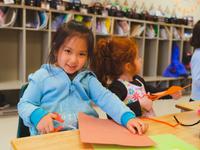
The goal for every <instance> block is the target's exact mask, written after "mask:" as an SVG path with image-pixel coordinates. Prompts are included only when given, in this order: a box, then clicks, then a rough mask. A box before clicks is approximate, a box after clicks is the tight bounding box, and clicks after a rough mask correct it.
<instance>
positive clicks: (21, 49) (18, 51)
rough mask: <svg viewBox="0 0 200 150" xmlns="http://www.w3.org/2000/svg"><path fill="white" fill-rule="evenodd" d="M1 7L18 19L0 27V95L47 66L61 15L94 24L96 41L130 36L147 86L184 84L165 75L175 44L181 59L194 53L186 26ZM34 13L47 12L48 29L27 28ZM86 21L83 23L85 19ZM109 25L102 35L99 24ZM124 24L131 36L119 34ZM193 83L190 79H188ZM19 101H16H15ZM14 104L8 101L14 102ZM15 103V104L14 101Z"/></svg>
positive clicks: (34, 8) (17, 88)
mask: <svg viewBox="0 0 200 150" xmlns="http://www.w3.org/2000/svg"><path fill="white" fill-rule="evenodd" d="M0 7H9V8H12V9H17V10H18V15H17V19H16V22H15V24H14V26H12V27H4V28H1V27H0V35H1V36H0V53H1V55H0V70H1V71H0V72H1V73H0V92H2V93H3V92H4V91H6V92H7V91H11V92H12V91H13V90H14V91H16V90H18V91H19V89H20V88H21V86H22V85H23V84H25V83H26V82H27V78H28V75H29V74H30V73H32V72H34V71H36V70H37V69H38V68H39V67H40V66H41V64H43V63H45V62H46V60H47V56H48V53H49V49H50V46H51V39H52V36H53V34H54V33H55V29H53V27H52V24H53V21H54V18H55V17H56V16H57V15H59V14H63V15H68V16H71V17H72V18H75V16H77V15H79V16H82V17H83V18H87V20H88V18H89V19H90V21H91V28H92V30H93V33H94V35H95V40H96V41H97V40H98V39H99V38H102V37H103V38H106V37H110V36H113V35H114V36H127V37H129V38H132V39H134V40H135V41H136V43H137V44H138V48H139V55H140V56H141V58H142V60H143V66H142V71H141V75H142V76H144V77H145V79H146V81H147V82H151V83H157V82H167V83H168V85H170V84H172V83H174V81H180V82H182V80H184V81H185V79H182V78H166V77H162V72H163V71H164V69H165V68H166V67H167V66H168V65H169V64H170V57H171V48H172V43H173V42H176V43H177V44H178V45H179V47H180V53H181V56H180V59H181V60H182V54H183V52H184V51H185V50H188V49H192V47H191V46H190V44H189V40H188V37H185V36H184V35H185V33H191V32H192V27H190V26H184V25H175V24H166V23H162V22H150V21H142V20H135V19H128V18H119V17H110V16H108V17H103V16H100V15H92V14H87V15H86V14H80V13H77V12H72V11H58V10H55V9H48V10H47V9H43V8H39V7H30V6H26V5H24V4H21V5H5V4H2V3H0ZM30 12H32V13H34V12H45V13H46V14H47V16H48V24H47V26H46V28H45V29H36V28H30V27H28V25H27V24H28V20H29V19H30V17H31V16H29V15H28V14H29V13H30ZM83 20H84V19H83ZM105 21H107V23H108V24H110V26H109V27H108V28H107V30H104V31H103V32H101V31H99V28H98V27H99V26H98V25H99V24H101V23H102V22H105ZM119 21H125V22H126V23H127V25H128V28H129V30H128V32H126V33H125V34H118V33H117V32H116V24H117V23H118V22H119ZM138 26H140V27H143V29H144V30H143V31H141V32H140V34H139V35H137V34H134V31H135V30H136V28H138ZM148 28H156V33H155V35H154V36H153V37H149V36H148V31H147V30H148ZM174 28H176V29H177V31H178V32H179V33H180V38H179V39H177V38H175V36H174V35H173V30H174ZM163 29H166V31H167V38H166V37H165V38H163V37H162V36H161V34H160V33H161V32H162V30H163ZM187 83H191V78H188V79H187ZM15 99H16V97H15ZM11 101H13V100H8V102H11ZM14 101H16V100H14Z"/></svg>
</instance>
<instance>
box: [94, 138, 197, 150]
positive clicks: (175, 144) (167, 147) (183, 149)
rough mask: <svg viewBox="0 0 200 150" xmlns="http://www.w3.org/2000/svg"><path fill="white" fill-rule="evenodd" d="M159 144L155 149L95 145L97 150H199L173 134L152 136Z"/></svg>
mask: <svg viewBox="0 0 200 150" xmlns="http://www.w3.org/2000/svg"><path fill="white" fill-rule="evenodd" d="M150 138H151V139H152V140H153V141H154V142H155V143H157V144H156V146H154V147H125V146H118V145H97V144H93V147H94V149H95V150H121V149H123V150H124V149H125V150H197V149H196V148H195V147H194V146H193V145H191V144H188V143H186V142H185V141H183V140H181V139H179V138H177V137H176V136H175V135H172V134H162V135H154V136H150Z"/></svg>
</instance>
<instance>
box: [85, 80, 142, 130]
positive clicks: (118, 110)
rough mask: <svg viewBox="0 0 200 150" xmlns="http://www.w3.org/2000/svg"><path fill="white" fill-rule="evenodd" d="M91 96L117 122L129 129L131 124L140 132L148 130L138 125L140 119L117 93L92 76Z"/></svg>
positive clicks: (90, 82)
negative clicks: (136, 118)
mask: <svg viewBox="0 0 200 150" xmlns="http://www.w3.org/2000/svg"><path fill="white" fill-rule="evenodd" d="M89 96H90V97H91V99H92V100H93V102H94V103H95V104H96V105H97V106H99V107H100V108H101V109H102V110H103V111H105V112H106V113H107V114H108V115H109V116H111V117H112V118H113V119H114V120H115V121H116V122H117V123H119V124H121V125H123V126H126V127H127V128H128V127H129V128H128V129H129V130H130V126H131V127H132V128H134V127H136V128H138V129H137V130H138V133H144V132H143V131H146V130H143V126H138V124H139V123H138V120H135V117H136V116H135V114H134V113H133V112H132V111H131V110H130V109H129V108H128V107H127V106H126V105H125V104H124V103H123V102H122V101H121V100H120V99H119V98H118V97H117V96H116V95H115V94H113V93H111V92H110V91H109V90H107V89H106V88H104V87H103V86H102V84H101V83H100V82H99V81H98V80H97V79H96V78H95V77H91V78H90V80H89ZM130 120H132V121H130ZM129 121H130V123H129ZM141 122H142V121H141ZM145 129H146V128H145Z"/></svg>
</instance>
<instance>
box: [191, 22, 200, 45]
mask: <svg viewBox="0 0 200 150" xmlns="http://www.w3.org/2000/svg"><path fill="white" fill-rule="evenodd" d="M190 44H191V45H192V46H193V47H194V48H195V49H196V48H200V20H199V21H198V22H197V23H196V24H195V25H194V28H193V31H192V37H191V39H190Z"/></svg>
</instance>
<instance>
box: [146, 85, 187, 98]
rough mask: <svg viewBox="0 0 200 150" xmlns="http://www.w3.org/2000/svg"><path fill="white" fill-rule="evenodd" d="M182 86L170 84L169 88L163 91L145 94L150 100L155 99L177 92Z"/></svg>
mask: <svg viewBox="0 0 200 150" xmlns="http://www.w3.org/2000/svg"><path fill="white" fill-rule="evenodd" d="M183 89H184V88H183V87H181V86H171V87H170V88H169V89H167V90H165V91H163V92H158V93H154V94H151V95H147V96H148V98H150V99H151V100H156V99H159V98H161V97H163V96H166V95H171V94H174V93H176V92H179V91H182V90H183Z"/></svg>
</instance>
